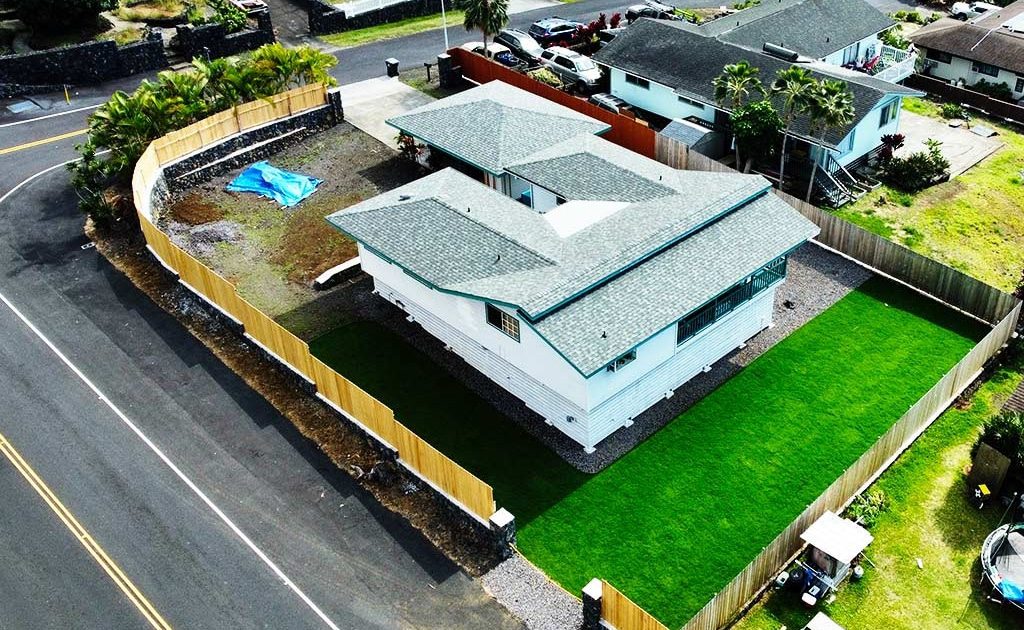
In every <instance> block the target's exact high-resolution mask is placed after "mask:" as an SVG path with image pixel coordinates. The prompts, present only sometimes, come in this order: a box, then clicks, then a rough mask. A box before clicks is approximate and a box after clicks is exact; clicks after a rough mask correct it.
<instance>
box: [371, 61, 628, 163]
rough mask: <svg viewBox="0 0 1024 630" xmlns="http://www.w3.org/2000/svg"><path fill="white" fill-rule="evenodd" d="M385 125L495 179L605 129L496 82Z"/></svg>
mask: <svg viewBox="0 0 1024 630" xmlns="http://www.w3.org/2000/svg"><path fill="white" fill-rule="evenodd" d="M387 123H388V124H389V125H391V126H392V127H395V128H396V129H398V130H399V131H402V132H404V133H407V134H409V135H411V136H414V137H416V138H418V139H420V140H422V141H423V142H426V143H427V144H429V145H432V146H434V147H437V148H438V149H441V150H442V151H444V152H445V153H448V154H451V155H453V156H455V157H457V158H459V159H461V160H463V161H465V162H469V163H470V164H472V165H474V166H477V167H479V168H482V169H484V170H486V171H489V172H490V173H492V174H495V175H497V174H500V173H501V172H502V170H503V169H504V167H505V165H506V164H509V163H511V162H513V161H515V160H518V159H520V158H522V157H525V156H527V155H530V154H531V153H533V152H535V151H537V150H539V149H542V148H544V147H547V146H550V145H551V144H552V143H555V142H559V141H561V140H565V139H568V138H572V137H574V136H578V135H593V134H598V133H604V132H605V131H607V130H608V129H610V128H611V127H610V126H609V125H607V124H605V123H603V122H601V121H599V120H596V119H594V118H591V117H590V116H585V115H583V114H580V113H579V112H576V111H574V110H572V109H569V108H568V107H564V106H562V105H559V104H558V103H555V102H553V101H549V100H548V99H546V98H543V97H540V96H537V95H536V94H531V93H530V92H527V91H525V90H521V89H519V88H517V87H513V86H511V85H509V84H507V83H503V82H501V81H491V82H490V83H485V84H483V85H480V86H478V87H475V88H473V89H470V90H466V91H465V92H460V93H458V94H455V95H453V96H449V97H447V98H443V99H439V100H437V101H434V102H433V103H429V104H427V105H424V106H422V107H418V108H416V109H414V110H412V111H410V112H407V113H405V114H402V115H401V116H395V117H394V118H389V119H388V120H387Z"/></svg>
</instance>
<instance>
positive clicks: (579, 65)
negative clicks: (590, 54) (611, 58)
mask: <svg viewBox="0 0 1024 630" xmlns="http://www.w3.org/2000/svg"><path fill="white" fill-rule="evenodd" d="M594 68H597V64H595V63H594V62H593V61H591V60H590V59H589V58H587V57H582V58H580V59H577V60H576V70H578V71H580V72H586V71H587V70H593V69H594Z"/></svg>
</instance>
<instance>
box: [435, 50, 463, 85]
mask: <svg viewBox="0 0 1024 630" xmlns="http://www.w3.org/2000/svg"><path fill="white" fill-rule="evenodd" d="M437 78H438V81H440V83H441V87H443V88H449V89H451V88H457V87H458V86H459V82H460V81H461V80H462V75H461V74H460V73H459V72H458V71H457V70H456V69H455V60H454V59H452V56H451V55H449V54H448V53H441V54H440V55H438V56H437Z"/></svg>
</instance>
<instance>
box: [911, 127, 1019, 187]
mask: <svg viewBox="0 0 1024 630" xmlns="http://www.w3.org/2000/svg"><path fill="white" fill-rule="evenodd" d="M900 116H901V118H900V133H902V134H903V135H905V136H906V137H907V139H906V143H905V144H904V146H903V148H902V149H900V150H899V151H897V152H896V155H900V156H906V155H909V154H911V153H915V152H917V151H924V150H925V148H926V147H925V141H926V140H928V139H935V140H938V141H940V142H942V154H943V155H944V156H946V159H947V160H949V174H950V177H956V176H957V175H960V174H961V173H963V172H964V171H966V170H967V169H969V168H971V167H972V166H974V165H975V164H977V163H978V162H980V161H982V160H984V159H985V158H987V157H988V156H990V155H992V154H993V153H995V152H996V151H997V150H998V149H999V148H1000V147H1002V146H1003V142H1002V140H1000V139H999V136H998V135H996V136H992V137H989V138H984V137H982V136H979V135H978V134H976V133H973V132H972V131H970V130H968V129H967V127H965V126H961V127H950V126H949V125H948V124H947V123H945V122H943V121H941V120H936V119H934V118H928V117H927V116H921V115H919V114H914V113H911V112H908V111H904V112H902V113H901V114H900ZM974 126H975V127H977V126H979V125H974Z"/></svg>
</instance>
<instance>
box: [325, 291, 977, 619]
mask: <svg viewBox="0 0 1024 630" xmlns="http://www.w3.org/2000/svg"><path fill="white" fill-rule="evenodd" d="M983 332H984V331H983V330H982V329H981V327H979V326H978V325H976V324H974V323H973V322H970V321H968V320H965V319H963V318H961V317H960V316H958V315H955V314H954V313H952V312H951V311H948V310H947V309H944V308H941V307H939V306H938V305H936V304H935V303H933V302H931V301H930V300H927V299H925V298H923V297H920V296H918V295H917V294H915V293H913V292H910V291H907V290H905V289H902V288H900V287H898V286H897V285H895V284H892V283H890V282H888V281H884V280H880V279H873V280H871V281H869V282H867V283H866V284H864V285H863V286H862V287H861V288H860V289H858V290H857V291H855V292H853V293H851V294H850V295H848V296H847V297H846V298H844V299H843V300H841V301H840V302H838V303H837V304H836V305H834V306H833V307H832V308H830V309H829V310H827V311H826V312H825V313H823V314H822V315H820V316H818V317H817V318H815V319H814V320H812V321H811V322H810V323H808V324H807V325H805V326H804V327H802V328H801V329H799V330H798V331H796V332H795V333H793V334H792V335H790V336H789V337H788V338H787V339H786V340H784V341H783V342H781V343H780V344H778V345H777V346H775V347H774V348H773V349H772V350H770V351H769V352H767V353H765V354H764V355H763V356H761V357H760V358H759V359H757V360H756V361H754V362H753V363H752V364H751V365H750V366H749V367H747V368H746V369H745V370H744V371H742V372H741V373H740V374H738V375H737V376H735V377H733V378H732V379H730V380H729V381H728V382H727V383H725V384H724V385H723V386H721V387H720V388H719V389H718V390H716V391H715V392H714V393H712V394H711V395H709V396H707V397H706V398H705V399H703V400H702V401H701V402H700V403H698V404H697V405H695V406H694V407H692V408H691V409H689V410H688V411H687V412H685V413H684V414H682V415H681V416H680V417H679V418H677V419H676V420H675V421H673V422H672V423H671V424H669V425H668V426H667V427H665V428H664V429H662V430H661V431H660V432H658V433H657V434H655V435H654V436H652V437H651V438H650V439H648V440H647V441H646V442H644V443H643V444H641V445H640V446H638V447H637V448H635V449H634V450H633V451H632V452H630V453H629V454H627V455H626V456H625V457H623V458H622V459H620V460H619V461H618V462H616V463H615V464H614V465H612V466H611V467H609V468H608V469H606V470H605V471H603V472H601V473H600V474H598V475H594V476H589V475H584V474H582V473H579V472H576V471H575V470H574V469H572V468H571V467H569V466H568V465H567V464H565V463H563V462H562V460H561V459H559V458H558V457H557V456H555V455H554V454H552V453H551V452H549V451H548V450H547V449H546V448H545V447H543V446H542V445H540V444H538V443H537V442H535V441H534V440H533V439H532V438H530V437H529V436H528V435H527V434H526V433H524V432H523V431H522V430H520V429H518V428H517V427H516V426H515V425H513V424H512V423H511V422H510V421H508V420H506V419H504V418H503V417H502V416H501V415H500V414H499V413H498V412H497V411H495V410H494V409H492V408H491V407H490V406H488V405H487V404H486V403H484V402H483V401H482V400H480V399H478V398H477V397H476V396H474V395H473V394H472V393H470V392H468V391H467V390H466V389H465V388H464V387H462V386H461V385H460V384H459V383H458V382H457V381H455V380H454V379H452V378H451V377H449V376H447V375H446V374H445V373H443V372H442V370H440V369H439V368H437V367H436V366H435V365H433V364H432V363H431V361H430V360H429V359H427V358H426V357H425V356H423V355H421V354H419V353H418V352H416V351H414V350H412V349H410V348H409V347H407V346H405V344H404V343H403V342H401V341H400V340H398V339H397V338H396V337H394V336H392V335H391V334H389V333H387V332H385V331H383V330H382V329H380V328H377V327H376V326H374V325H371V324H354V325H350V326H347V327H344V328H341V329H339V330H337V331H334V332H332V333H330V334H328V335H326V336H324V337H321V338H319V339H317V340H315V341H314V342H313V343H312V344H311V349H312V350H313V352H314V354H316V355H317V356H319V357H320V358H321V359H323V360H324V361H325V362H327V363H328V364H330V365H332V366H333V367H335V369H338V370H339V371H340V372H341V373H342V374H345V375H346V376H348V377H349V378H351V379H352V380H354V381H355V382H356V383H357V384H359V385H360V386H362V387H364V388H365V389H367V390H368V391H369V392H370V393H372V394H374V395H375V396H377V397H378V398H380V399H381V400H382V401H384V402H385V403H386V404H389V405H391V406H392V407H393V408H394V409H395V411H396V414H397V416H398V418H399V419H400V420H401V421H402V422H404V423H406V424H407V425H408V426H409V427H410V428H412V429H413V430H414V431H416V432H417V433H419V434H420V435H422V436H423V437H424V438H425V439H427V440H428V441H429V442H431V443H432V444H434V445H435V446H436V447H438V448H439V449H441V450H442V451H443V452H445V453H446V454H448V455H449V456H451V457H453V458H454V459H456V460H457V461H458V462H460V463H461V464H462V465H463V466H465V467H466V468H468V469H469V470H471V471H472V472H474V473H475V474H477V475H478V476H480V477H481V478H483V479H485V480H486V481H488V482H489V483H491V484H492V485H493V486H494V490H495V497H496V499H497V501H498V504H499V505H500V506H503V507H506V508H508V509H509V510H510V511H511V512H512V513H513V514H515V515H516V519H517V522H518V526H519V549H520V550H521V551H522V552H523V553H524V554H525V555H526V556H527V557H528V558H529V559H530V560H532V561H533V562H534V563H536V564H537V565H538V566H540V567H541V568H542V569H543V570H544V571H546V572H547V573H548V575H549V576H550V577H552V578H553V579H554V580H556V581H557V582H559V583H560V584H562V585H563V586H564V587H565V588H566V589H568V590H569V591H571V592H573V593H578V592H579V591H580V588H581V587H582V586H583V585H584V584H586V582H587V581H589V580H590V579H591V578H593V577H602V578H605V579H608V580H609V581H611V582H612V583H613V584H615V585H616V586H617V587H619V588H620V589H622V590H623V591H624V592H625V593H626V594H627V595H629V596H630V597H631V598H633V599H634V600H635V601H636V602H637V603H638V604H640V605H641V606H643V607H645V608H647V609H648V610H649V611H650V612H652V613H653V614H655V615H656V616H657V617H659V618H660V619H661V620H662V621H664V622H666V623H667V624H668V625H670V626H678V625H681V624H682V623H683V622H684V621H685V620H686V619H688V618H689V616H690V615H692V614H693V613H694V612H696V611H697V610H698V609H699V608H700V607H701V606H702V605H703V604H704V603H705V602H706V601H707V600H708V599H709V598H710V597H711V596H712V595H713V594H714V593H715V592H716V591H717V590H718V589H720V588H721V587H722V586H723V585H724V584H725V583H727V582H728V581H729V580H730V579H731V578H732V577H733V576H734V575H736V574H737V573H738V572H739V571H740V570H741V569H742V568H743V567H744V566H745V565H746V564H747V563H748V562H749V561H750V560H751V559H752V558H753V557H754V556H755V555H756V554H757V552H758V551H759V550H760V549H761V548H762V547H763V546H764V545H765V544H767V543H768V542H769V541H771V540H772V539H773V538H774V537H775V536H776V535H777V534H778V532H779V531H781V530H782V528H783V527H784V526H785V525H786V524H788V523H789V522H790V521H791V520H792V519H793V518H794V517H795V516H796V515H797V514H799V512H800V511H801V510H803V508H804V507H805V506H806V505H807V504H808V503H810V502H811V501H812V500H813V499H814V498H815V497H816V496H817V495H818V494H820V493H821V491H823V490H824V488H825V487H826V486H827V485H828V484H829V483H830V482H831V481H832V480H834V479H835V478H836V477H838V476H839V474H840V473H841V472H842V471H843V470H844V469H845V468H846V467H847V466H848V465H849V464H850V463H852V462H853V461H854V460H855V459H856V458H857V457H858V456H859V455H860V454H861V453H862V452H863V451H864V450H865V449H866V448H867V447H868V446H870V445H871V444H872V443H873V442H874V441H875V440H876V439H877V438H878V437H879V436H880V435H881V434H882V433H884V432H885V431H886V430H887V429H888V428H889V426H890V425H891V424H892V423H893V422H894V421H895V420H896V419H897V418H898V417H899V416H900V415H901V414H902V413H903V412H904V411H906V409H907V408H908V407H909V406H910V405H911V404H912V403H913V402H915V401H916V400H917V399H918V398H919V397H920V395H921V394H923V393H924V392H925V391H926V390H927V389H928V388H929V387H930V386H931V385H932V384H933V383H934V382H935V381H936V380H938V378H939V377H940V376H941V375H942V374H943V373H945V372H946V371H947V370H948V369H949V368H950V367H951V366H952V365H953V364H955V363H956V361H958V360H959V359H960V358H961V357H962V356H963V355H964V354H965V353H966V352H967V351H968V349H970V347H971V346H972V345H973V343H974V340H975V339H977V338H979V337H980V335H981V334H983Z"/></svg>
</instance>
